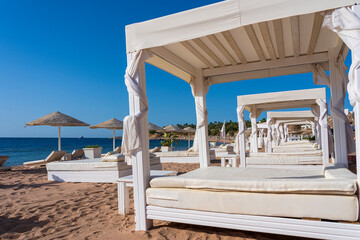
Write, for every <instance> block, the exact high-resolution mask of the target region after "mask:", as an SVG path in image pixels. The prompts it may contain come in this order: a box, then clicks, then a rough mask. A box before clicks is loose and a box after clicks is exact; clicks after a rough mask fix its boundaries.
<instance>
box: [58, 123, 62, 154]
mask: <svg viewBox="0 0 360 240" xmlns="http://www.w3.org/2000/svg"><path fill="white" fill-rule="evenodd" d="M58 127H59V139H58V149H59V151H61V127H60V126H58Z"/></svg>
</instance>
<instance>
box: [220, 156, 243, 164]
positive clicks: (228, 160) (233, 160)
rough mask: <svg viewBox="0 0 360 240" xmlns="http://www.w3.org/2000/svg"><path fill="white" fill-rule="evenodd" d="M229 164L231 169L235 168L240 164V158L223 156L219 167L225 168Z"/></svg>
mask: <svg viewBox="0 0 360 240" xmlns="http://www.w3.org/2000/svg"><path fill="white" fill-rule="evenodd" d="M227 164H229V165H230V166H231V167H237V166H239V164H240V156H238V155H236V154H229V155H224V156H222V157H221V167H226V165H227Z"/></svg>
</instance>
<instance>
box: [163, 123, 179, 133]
mask: <svg viewBox="0 0 360 240" xmlns="http://www.w3.org/2000/svg"><path fill="white" fill-rule="evenodd" d="M162 131H163V132H180V133H183V132H184V130H183V129H181V128H179V127H177V126H174V125H172V124H170V125H169V126H166V127H164V128H163V130H162Z"/></svg>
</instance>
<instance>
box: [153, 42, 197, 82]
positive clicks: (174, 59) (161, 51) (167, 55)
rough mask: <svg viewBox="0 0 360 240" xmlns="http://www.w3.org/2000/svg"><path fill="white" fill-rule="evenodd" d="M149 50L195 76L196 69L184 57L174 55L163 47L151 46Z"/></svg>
mask: <svg viewBox="0 0 360 240" xmlns="http://www.w3.org/2000/svg"><path fill="white" fill-rule="evenodd" d="M151 51H152V52H153V53H154V54H155V55H157V56H158V57H160V58H162V59H164V60H165V61H167V62H169V63H171V64H173V65H175V66H176V67H178V68H180V69H181V70H183V71H185V72H187V73H189V74H190V75H192V76H196V69H195V68H194V67H193V66H192V65H190V64H189V63H188V62H186V61H185V60H184V59H182V58H180V57H179V56H177V55H175V54H174V53H172V52H170V51H169V50H168V49H166V48H165V47H156V48H152V49H151Z"/></svg>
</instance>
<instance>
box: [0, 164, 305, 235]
mask: <svg viewBox="0 0 360 240" xmlns="http://www.w3.org/2000/svg"><path fill="white" fill-rule="evenodd" d="M198 167H199V166H198V164H164V165H163V169H164V170H177V171H179V173H183V172H187V171H190V170H193V169H195V168H198ZM0 189H1V195H0V212H1V214H0V239H129V240H131V239H210V240H211V239H214V240H215V239H263V240H265V239H266V240H270V239H274V240H275V239H284V240H285V239H297V238H294V237H286V236H278V235H271V234H262V233H254V232H245V231H235V230H228V229H221V228H211V227H201V226H193V225H186V224H178V223H169V222H163V221H154V227H153V228H152V229H150V230H149V231H148V232H136V231H135V223H134V209H133V199H132V192H130V197H131V200H130V201H131V202H130V204H131V205H130V214H129V215H127V216H121V215H119V214H118V213H117V187H116V184H110V183H101V184H96V183H58V182H50V181H48V180H47V177H46V170H45V168H43V167H38V168H32V169H29V168H25V167H14V168H13V170H11V171H8V172H1V173H0ZM299 239H300V238H299Z"/></svg>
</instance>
